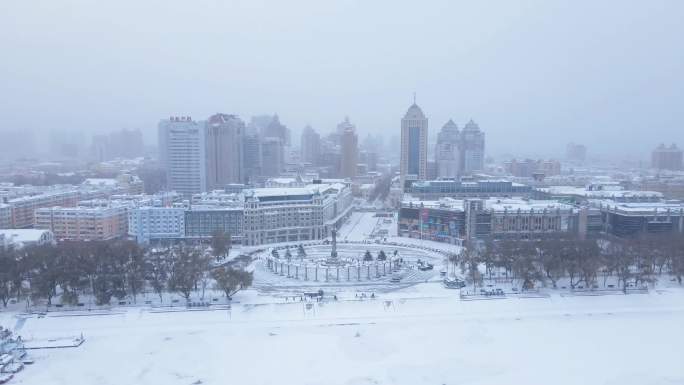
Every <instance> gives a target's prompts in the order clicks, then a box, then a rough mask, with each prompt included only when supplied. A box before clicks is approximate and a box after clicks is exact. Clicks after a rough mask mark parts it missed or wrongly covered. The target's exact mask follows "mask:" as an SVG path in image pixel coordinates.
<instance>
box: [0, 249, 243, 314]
mask: <svg viewBox="0 0 684 385" xmlns="http://www.w3.org/2000/svg"><path fill="white" fill-rule="evenodd" d="M213 267H214V266H213V265H212V257H211V256H210V255H209V254H207V253H206V252H205V251H204V249H202V248H195V247H189V246H184V245H181V246H177V247H172V248H169V249H165V250H163V251H155V250H147V249H144V248H141V247H140V246H139V245H137V244H136V243H135V242H130V241H123V240H117V241H106V242H68V243H60V244H58V245H56V246H51V245H45V246H34V247H27V248H23V249H19V250H13V249H7V250H3V249H0V302H2V304H3V306H7V304H8V302H9V301H10V300H12V299H16V300H20V299H30V300H32V301H34V302H35V301H37V300H45V301H46V302H47V304H48V305H51V304H52V303H53V300H54V299H55V298H57V297H59V299H60V301H61V303H63V304H77V303H79V301H80V297H82V296H83V295H92V296H93V299H94V301H95V303H96V304H98V305H104V304H108V303H110V301H111V300H112V299H113V298H117V299H118V300H126V299H130V300H132V301H133V302H136V301H137V297H138V296H139V295H140V294H143V293H145V292H148V291H151V292H154V293H156V294H157V295H158V296H159V299H160V301H163V295H164V293H167V292H176V293H179V294H180V295H181V296H182V297H183V298H185V299H186V300H189V299H190V297H191V295H192V294H193V293H194V292H199V291H200V290H201V296H202V298H204V291H205V289H207V288H209V287H211V288H215V289H217V290H221V291H223V292H224V293H225V294H226V296H227V297H230V296H231V295H233V294H234V293H235V292H236V291H237V290H240V289H241V288H244V287H248V286H250V285H251V283H252V275H251V273H247V272H244V271H241V270H238V269H232V268H229V267H221V268H213Z"/></svg>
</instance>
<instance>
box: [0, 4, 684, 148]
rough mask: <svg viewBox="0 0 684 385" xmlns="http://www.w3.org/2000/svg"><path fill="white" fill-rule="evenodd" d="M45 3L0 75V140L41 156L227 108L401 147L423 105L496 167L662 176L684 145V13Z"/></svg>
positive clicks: (10, 28)
mask: <svg viewBox="0 0 684 385" xmlns="http://www.w3.org/2000/svg"><path fill="white" fill-rule="evenodd" d="M32 3H33V2H32V1H27V2H11V3H8V4H6V7H7V8H6V12H3V14H2V15H0V46H1V47H3V52H11V55H7V57H5V60H3V62H2V63H0V80H1V82H2V84H3V85H4V86H5V89H6V90H7V92H6V93H5V94H4V96H3V97H2V103H0V117H1V118H0V131H2V132H15V131H18V132H22V133H27V132H33V131H35V134H34V137H35V141H40V140H41V135H42V134H43V133H44V131H45V130H46V129H54V130H57V131H61V132H75V131H80V132H90V133H91V134H95V133H96V132H95V131H103V132H109V131H114V130H119V129H121V128H139V129H141V130H143V132H144V135H145V141H146V142H147V143H153V142H154V140H153V139H154V136H155V135H154V132H155V127H156V124H157V121H158V119H159V117H160V116H168V115H191V116H210V115H211V114H212V113H214V112H216V111H226V112H228V113H233V114H237V115H238V116H241V117H242V118H243V119H244V120H245V121H247V118H248V117H249V116H254V115H259V114H262V113H264V112H267V113H271V114H272V113H275V112H277V113H278V114H280V118H281V120H282V121H283V122H286V124H287V125H288V126H290V127H291V128H292V129H293V130H295V131H294V133H296V132H297V131H299V130H301V128H303V127H304V126H306V125H307V124H310V125H311V126H312V127H314V128H315V129H317V130H318V131H319V132H328V131H329V130H332V129H334V127H335V124H336V123H337V122H338V121H339V116H341V115H342V116H344V114H349V115H351V116H353V117H354V120H355V122H356V123H357V124H358V126H359V134H360V135H361V137H363V136H365V134H366V133H368V132H377V133H382V134H383V135H385V136H391V135H392V134H393V133H396V132H397V130H396V123H395V122H396V121H395V119H396V118H395V117H396V116H397V114H399V113H401V112H403V110H404V109H405V105H406V104H407V103H409V102H410V99H411V93H412V92H417V94H418V99H419V102H420V103H421V105H423V106H424V108H425V113H426V114H427V115H429V116H430V117H431V119H433V121H435V122H440V123H441V122H446V121H447V120H448V119H449V118H453V119H454V120H455V121H458V122H466V121H468V120H469V119H471V118H473V119H475V120H476V121H477V122H478V123H480V124H481V125H482V127H486V128H487V132H488V134H489V138H490V140H489V142H488V149H489V152H490V153H491V154H492V155H495V156H496V155H502V154H506V153H509V152H511V149H515V150H516V151H517V152H520V154H515V155H518V156H522V155H529V156H533V155H535V153H539V155H541V156H543V157H549V156H550V155H552V154H554V153H557V152H561V151H563V150H564V146H565V144H566V143H568V142H579V143H585V144H589V143H592V144H593V145H592V146H591V148H592V152H591V153H592V154H594V156H604V157H607V158H610V159H624V158H632V159H640V160H643V161H648V160H649V157H650V154H649V153H650V149H651V148H652V147H654V146H656V145H657V144H659V143H660V142H676V143H684V130H682V126H684V117H682V116H681V114H671V113H668V112H669V111H673V110H677V109H678V103H679V100H681V99H682V96H683V95H682V92H683V91H682V90H684V76H683V75H682V74H683V73H684V71H682V63H684V60H683V59H684V58H683V57H682V55H684V53H683V52H684V50H681V49H676V47H679V46H680V45H681V43H680V42H679V39H678V38H677V37H676V36H680V35H681V34H682V26H681V22H680V18H679V15H681V14H682V11H684V10H683V9H682V8H684V4H681V3H678V2H671V1H670V2H667V1H656V2H650V3H649V4H648V6H647V5H646V4H643V3H637V2H633V3H630V2H627V3H625V2H618V1H606V2H602V3H601V4H591V3H586V4H575V5H574V6H573V7H570V6H568V5H564V4H562V3H553V2H548V3H542V4H536V5H535V6H523V7H520V6H519V5H517V4H514V3H499V4H497V5H496V6H493V5H491V4H463V3H456V2H446V1H440V2H434V3H431V4H427V5H425V6H424V7H415V6H411V5H409V4H401V3H400V4H395V3H394V2H392V3H389V2H382V1H381V2H377V3H374V4H355V3H350V2H339V3H335V4H326V5H323V4H318V3H316V2H309V3H306V6H304V7H303V8H304V9H306V12H297V9H299V7H296V6H292V7H288V6H286V5H284V4H279V3H274V2H259V1H257V2H253V3H252V2H250V3H240V4H232V3H231V4H229V3H226V4H216V5H215V6H214V8H199V7H192V6H191V5H189V4H186V3H183V2H177V1H168V2H165V3H164V6H163V7H157V6H153V5H150V4H148V5H143V6H141V5H140V4H137V3H136V4H135V7H133V3H132V2H127V1H123V2H117V3H116V4H110V5H107V6H104V5H101V4H100V5H97V6H95V5H94V4H86V3H84V2H81V1H73V2H72V5H73V6H72V7H68V6H64V7H61V6H59V5H57V4H43V7H41V8H40V9H34V8H33V7H32V6H31V4H32ZM264 9H269V12H267V14H268V15H269V16H268V17H264ZM386 9H392V12H393V17H392V18H384V17H383V15H384V14H385V12H386ZM225 14H231V15H233V17H232V22H231V23H225V22H223V21H224V20H223V16H222V15H225ZM187 15H193V17H188V16H187ZM276 15H277V16H276ZM453 15H458V20H459V22H458V27H457V28H456V29H457V30H458V31H459V32H458V33H451V32H452V31H453V28H452V25H453V23H454V19H453ZM55 18H58V19H60V20H61V22H60V23H59V24H57V25H54V23H53V22H52V21H53V20H54V19H55ZM342 19H354V20H355V21H356V28H354V30H353V31H348V30H347V29H346V28H342V27H341V26H340V25H339V23H337V22H335V21H336V20H342ZM105 20H106V22H104V21H105ZM548 20H554V22H553V23H549V22H548ZM577 20H582V28H577V24H576V23H577ZM652 20H658V23H653V22H652ZM423 21H429V22H427V23H424V22H423ZM634 25H638V26H639V28H633V26H634ZM47 26H50V27H49V29H48V27H47ZM15 31H22V33H17V32H15ZM85 31H88V32H87V33H85ZM132 31H135V33H133V32H132ZM161 31H164V33H161ZM244 31H250V33H249V34H248V35H245V33H243V32H244ZM176 35H177V36H181V38H179V39H168V36H176ZM216 47H230V49H216ZM152 52H153V54H151V53H152ZM341 52H344V54H345V56H346V57H345V60H340V59H339V58H340V53H341ZM37 55H40V56H37ZM82 55H87V56H88V60H87V61H84V60H81V59H80V58H81V57H82ZM43 57H50V65H48V66H45V65H43V60H42V59H41V58H43ZM273 57H277V58H278V60H273V59H272V58H273ZM142 58H145V59H144V60H143V59H142ZM199 58H202V59H201V60H199ZM418 58H420V60H418ZM348 63H363V65H360V64H355V65H348ZM189 90H192V91H191V92H188V91H189ZM371 106H372V107H371ZM28 116H30V117H31V118H30V119H27V117H28ZM510 133H515V141H514V142H512V141H511V138H510ZM623 137H630V138H633V139H635V140H633V141H623V140H621V138H623ZM537 142H543V143H545V144H546V145H545V146H535V145H534V143H537Z"/></svg>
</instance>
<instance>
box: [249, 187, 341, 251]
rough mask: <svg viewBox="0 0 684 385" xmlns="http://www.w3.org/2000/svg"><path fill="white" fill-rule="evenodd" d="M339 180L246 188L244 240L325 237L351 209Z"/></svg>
mask: <svg viewBox="0 0 684 385" xmlns="http://www.w3.org/2000/svg"><path fill="white" fill-rule="evenodd" d="M352 200H353V198H352V196H351V191H350V188H349V187H348V186H347V185H344V184H342V183H331V184H310V185H307V186H306V187H292V188H263V189H253V190H246V192H245V208H244V227H243V231H244V238H243V239H244V241H243V242H244V243H245V244H246V245H250V246H253V245H261V244H268V243H278V242H299V241H307V240H312V239H323V238H326V237H327V236H328V234H329V232H330V230H331V229H332V228H336V227H338V226H339V225H340V224H341V223H342V222H343V221H344V219H345V218H346V217H347V216H348V215H349V213H350V212H351V205H352Z"/></svg>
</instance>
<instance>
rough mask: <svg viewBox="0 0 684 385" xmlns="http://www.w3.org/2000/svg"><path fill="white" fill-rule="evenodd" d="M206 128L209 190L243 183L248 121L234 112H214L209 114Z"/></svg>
mask: <svg viewBox="0 0 684 385" xmlns="http://www.w3.org/2000/svg"><path fill="white" fill-rule="evenodd" d="M206 131H207V132H206V136H205V140H206V157H207V190H215V189H221V188H224V187H225V186H226V185H227V184H229V183H242V182H244V175H243V174H244V170H243V163H242V162H243V157H242V146H243V138H242V136H243V135H244V133H245V123H244V122H243V121H242V120H241V119H240V118H238V117H237V116H235V115H228V114H215V115H212V116H211V117H209V120H208V121H207V125H206Z"/></svg>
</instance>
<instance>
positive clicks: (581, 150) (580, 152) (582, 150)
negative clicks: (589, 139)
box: [565, 143, 587, 163]
mask: <svg viewBox="0 0 684 385" xmlns="http://www.w3.org/2000/svg"><path fill="white" fill-rule="evenodd" d="M565 157H566V158H567V159H568V160H570V161H573V162H580V163H581V162H584V161H585V160H586V159H587V148H586V147H585V146H584V145H583V144H577V143H568V145H567V147H566V148H565Z"/></svg>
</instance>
